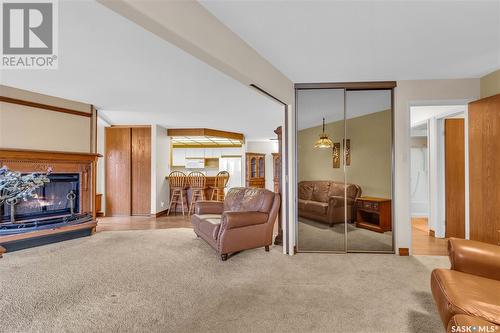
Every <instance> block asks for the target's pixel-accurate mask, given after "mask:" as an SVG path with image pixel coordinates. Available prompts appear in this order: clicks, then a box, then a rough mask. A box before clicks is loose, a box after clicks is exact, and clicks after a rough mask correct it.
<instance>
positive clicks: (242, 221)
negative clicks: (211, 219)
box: [221, 211, 269, 229]
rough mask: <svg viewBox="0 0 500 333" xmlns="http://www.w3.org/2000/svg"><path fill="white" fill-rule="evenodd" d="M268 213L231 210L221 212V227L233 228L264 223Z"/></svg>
mask: <svg viewBox="0 0 500 333" xmlns="http://www.w3.org/2000/svg"><path fill="white" fill-rule="evenodd" d="M268 218H269V215H268V214H266V213H261V212H231V211H227V212H224V213H223V214H222V222H221V227H222V228H224V229H235V228H242V227H248V226H251V225H257V224H263V223H266V222H267V220H268Z"/></svg>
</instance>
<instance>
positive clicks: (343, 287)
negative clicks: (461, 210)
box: [0, 229, 448, 333]
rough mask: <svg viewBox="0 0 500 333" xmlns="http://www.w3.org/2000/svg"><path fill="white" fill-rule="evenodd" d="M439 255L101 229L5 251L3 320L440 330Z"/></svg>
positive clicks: (227, 328) (208, 328) (0, 278)
mask: <svg viewBox="0 0 500 333" xmlns="http://www.w3.org/2000/svg"><path fill="white" fill-rule="evenodd" d="M443 266H448V261H447V258H446V257H398V256H394V255H374V254H372V255H369V254H348V255H333V254H300V255H296V256H293V257H287V256H284V255H282V254H281V253H280V249H279V248H277V247H274V248H272V250H271V252H269V253H266V252H265V251H264V250H263V249H256V250H250V251H245V252H242V253H240V254H238V255H235V256H233V257H232V258H230V259H229V260H228V261H227V262H221V261H220V260H219V259H218V258H217V256H216V255H215V253H214V251H213V250H212V249H211V248H210V247H209V246H208V245H207V244H205V243H204V242H203V241H202V240H200V239H196V237H195V236H194V234H193V231H192V230H191V229H165V230H147V231H115V232H101V233H98V234H96V235H94V236H92V237H87V238H81V239H76V240H71V241H67V242H63V243H58V244H52V245H48V246H43V247H38V248H33V249H27V250H23V251H18V252H13V253H7V254H6V255H5V256H4V258H3V259H0V331H1V332H63V331H66V332H130V331H132V332H147V331H152V332H418V333H424V332H441V331H442V326H441V322H440V320H439V318H438V314H437V311H436V309H435V306H434V303H433V300H432V296H431V293H430V288H429V276H430V272H431V269H432V268H434V267H443Z"/></svg>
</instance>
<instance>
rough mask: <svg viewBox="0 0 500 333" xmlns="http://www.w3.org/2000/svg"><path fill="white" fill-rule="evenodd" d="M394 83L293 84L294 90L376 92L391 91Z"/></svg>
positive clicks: (394, 85)
mask: <svg viewBox="0 0 500 333" xmlns="http://www.w3.org/2000/svg"><path fill="white" fill-rule="evenodd" d="M396 85H397V84H396V81H378V82H322V83H295V85H294V86H295V89H346V90H377V89H393V88H395V87H396Z"/></svg>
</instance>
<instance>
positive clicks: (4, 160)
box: [0, 148, 101, 257]
mask: <svg viewBox="0 0 500 333" xmlns="http://www.w3.org/2000/svg"><path fill="white" fill-rule="evenodd" d="M99 157H101V155H99V154H94V153H74V152H60V151H43V150H28V149H10V148H0V167H1V166H7V167H8V168H9V169H10V170H13V171H19V172H23V173H29V172H47V170H48V169H49V168H51V169H52V173H78V174H80V202H79V208H80V210H79V212H78V213H91V214H92V217H93V219H92V221H89V222H86V223H83V224H81V225H78V226H64V227H59V228H55V229H46V230H40V231H33V232H27V233H25V234H22V235H11V236H1V237H0V257H1V254H2V252H5V248H4V247H6V245H5V244H7V243H8V242H12V241H19V240H23V239H29V238H37V237H42V236H47V235H50V234H57V233H65V232H71V231H76V230H80V229H89V230H91V232H94V231H95V227H96V224H97V222H96V213H97V212H96V209H95V207H96V203H95V189H96V172H97V168H96V166H97V159H98V158H99ZM2 245H3V247H1V246H2ZM7 250H8V249H7Z"/></svg>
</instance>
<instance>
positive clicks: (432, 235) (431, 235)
mask: <svg viewBox="0 0 500 333" xmlns="http://www.w3.org/2000/svg"><path fill="white" fill-rule="evenodd" d="M429 237H434V238H435V237H436V232H435V231H434V230H432V229H429Z"/></svg>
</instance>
